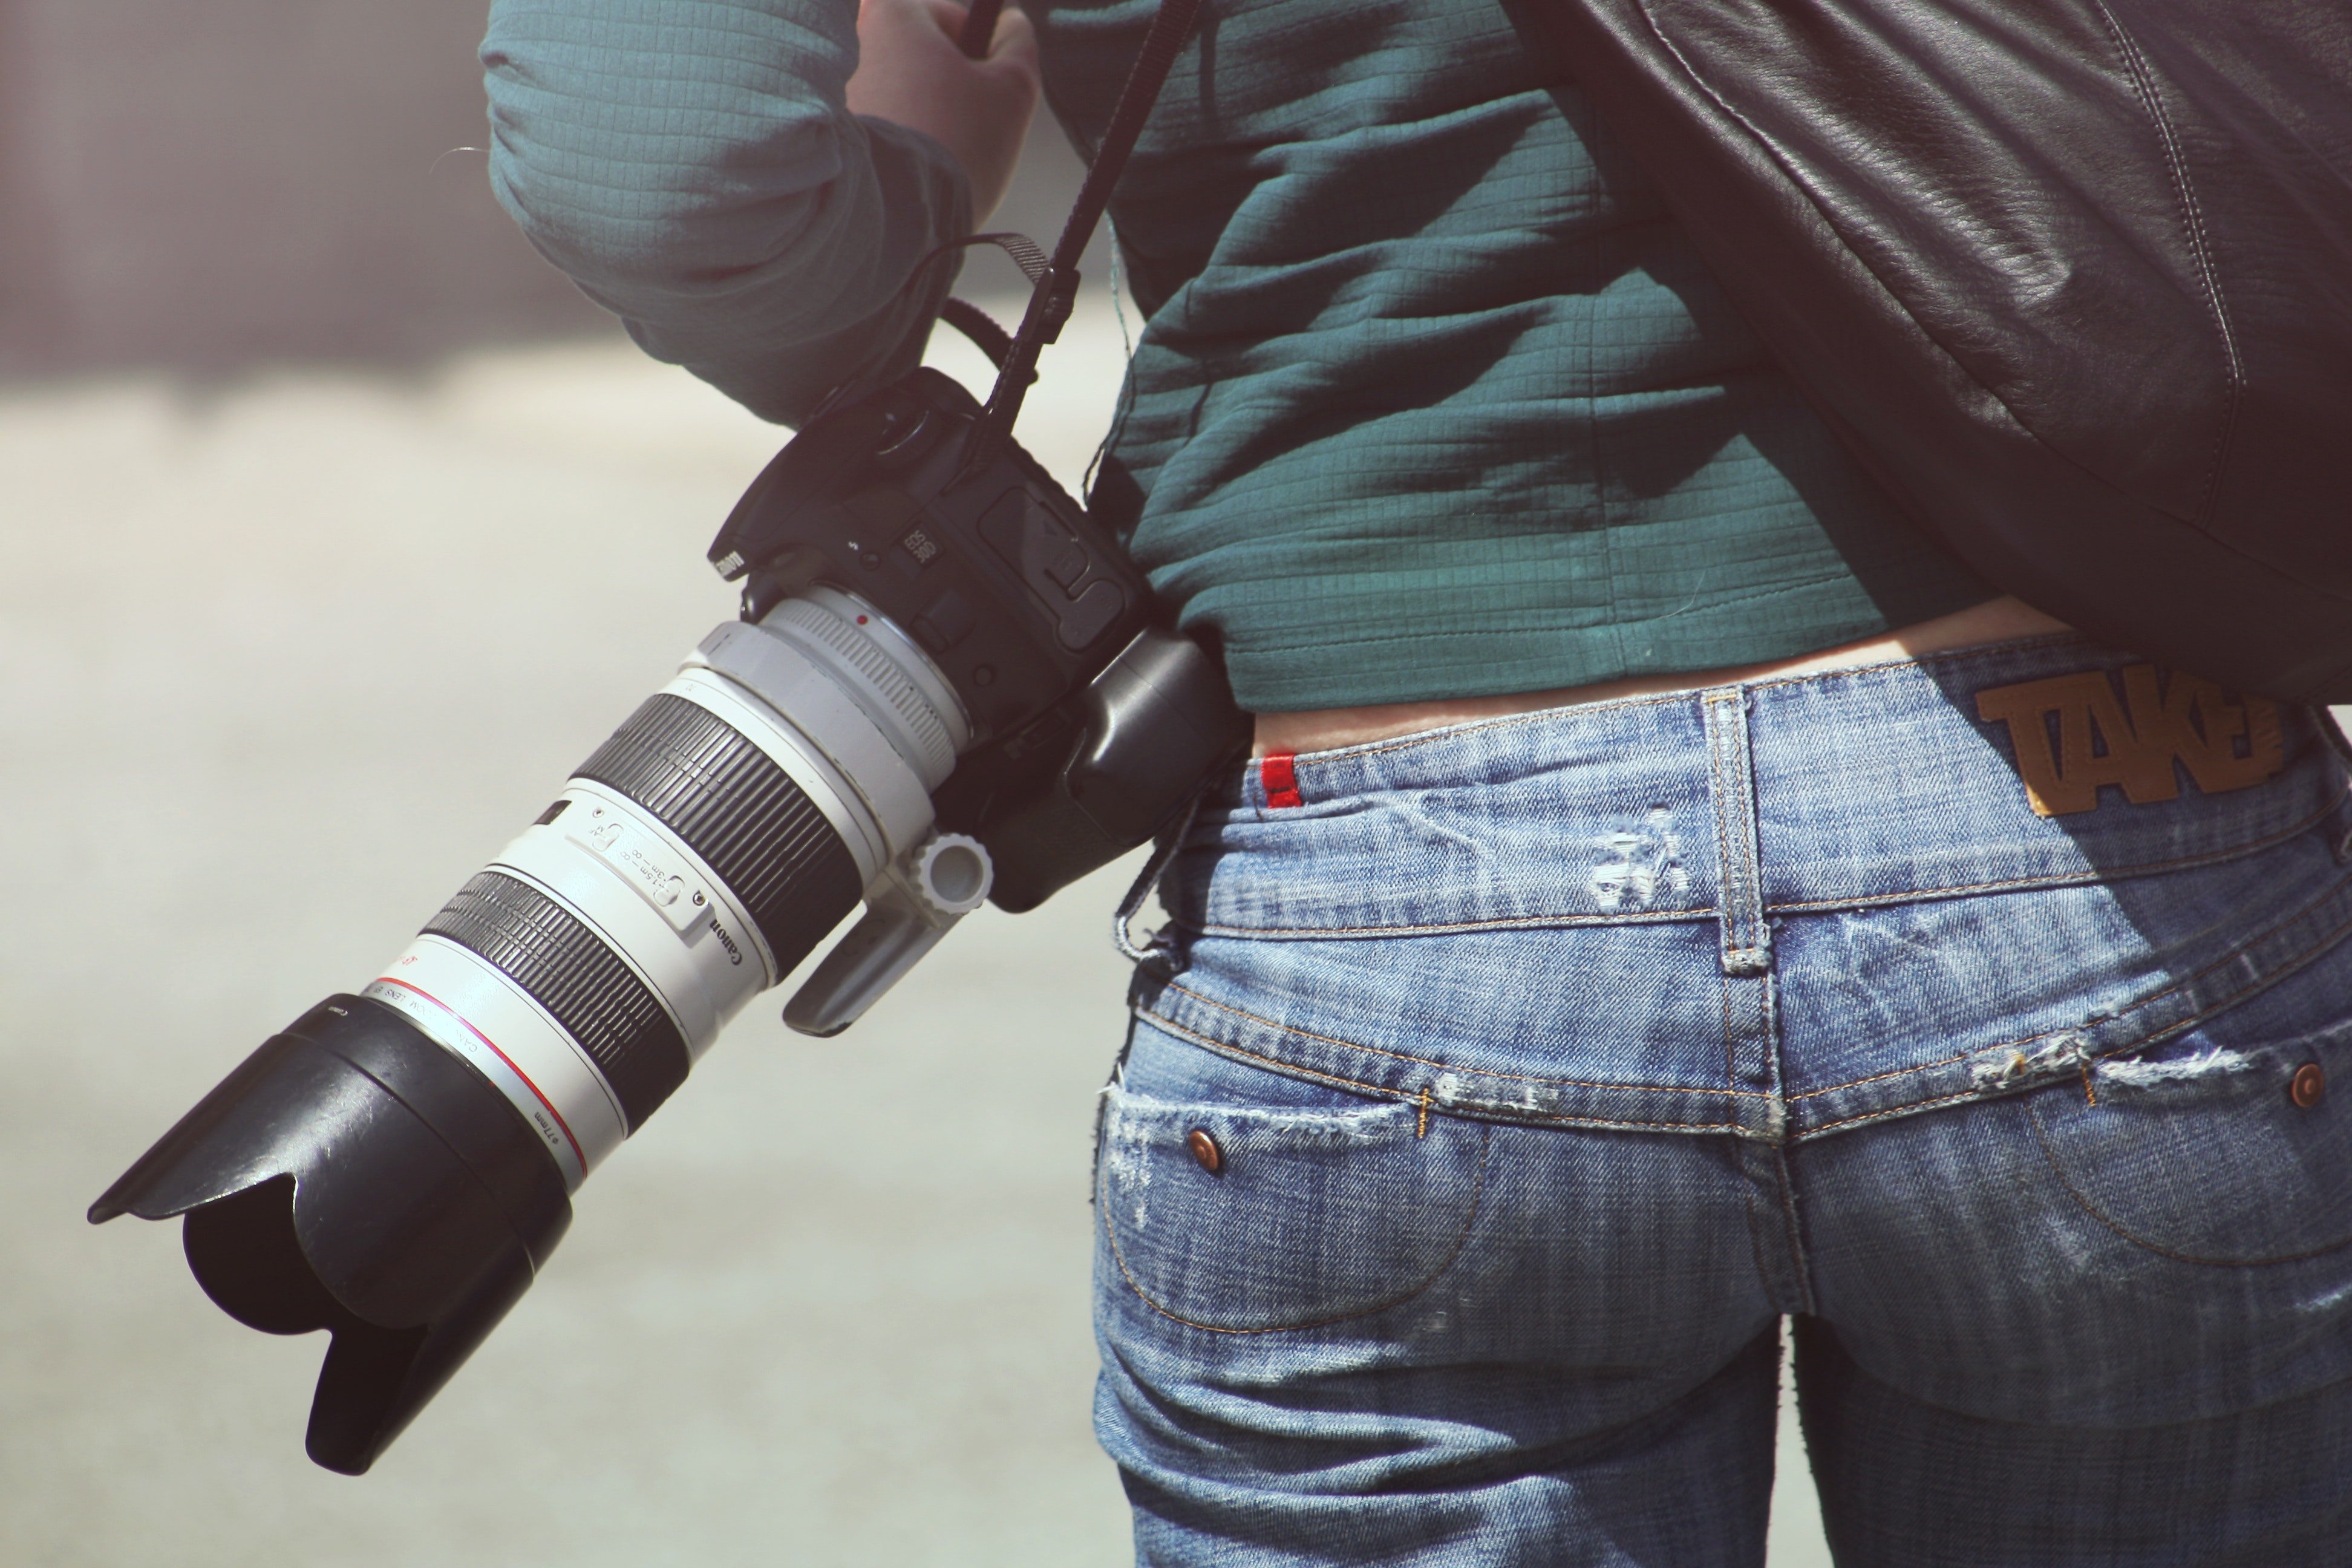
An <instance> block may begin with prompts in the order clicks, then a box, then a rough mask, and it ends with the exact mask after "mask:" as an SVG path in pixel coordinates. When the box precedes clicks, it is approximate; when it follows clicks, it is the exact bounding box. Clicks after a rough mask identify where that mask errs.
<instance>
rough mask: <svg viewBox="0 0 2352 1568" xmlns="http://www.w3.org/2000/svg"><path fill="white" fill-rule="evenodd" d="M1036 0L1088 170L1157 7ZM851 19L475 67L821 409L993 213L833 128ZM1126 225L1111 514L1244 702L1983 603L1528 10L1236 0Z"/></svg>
mask: <svg viewBox="0 0 2352 1568" xmlns="http://www.w3.org/2000/svg"><path fill="white" fill-rule="evenodd" d="M1027 9H1028V10H1029V12H1030V14H1031V16H1033V17H1034V19H1035V20H1036V21H1037V23H1038V30H1039V34H1040V38H1041V42H1042V45H1043V48H1044V55H1045V85H1046V97H1047V101H1048V103H1049V105H1050V106H1051V108H1052V110H1053V111H1054V112H1055V114H1056V115H1057V116H1058V117H1059V118H1060V119H1061V121H1062V123H1063V125H1064V126H1065V128H1066V129H1067V130H1068V132H1070V134H1071V136H1072V138H1073V139H1074V140H1075V141H1076V142H1077V143H1078V145H1079V146H1080V147H1081V148H1087V147H1089V146H1091V144H1092V139H1093V137H1094V136H1095V135H1096V134H1097V133H1098V132H1099V131H1100V130H1101V128H1102V127H1103V125H1104V124H1105V123H1106V122H1107V121H1108V118H1109V112H1110V107H1111V104H1112V101H1113V100H1114V99H1115V98H1116V96H1117V93H1118V85H1119V82H1120V80H1121V79H1122V78H1123V77H1124V75H1125V73H1126V69H1127V65H1128V62H1129V60H1130V59H1131V58H1132V57H1133V54H1134V51H1135V49H1136V47H1137V46H1138V44H1139V42H1140V39H1141V37H1142V30H1143V28H1144V26H1145V25H1146V24H1147V23H1148V21H1149V19H1150V15H1151V5H1150V0H1117V3H1113V4H1101V3H1097V0H1033V3H1032V4H1030V5H1028V7H1027ZM855 14H856V5H855V0H495V4H494V5H492V7H491V14H490V31H489V37H488V41H487V42H486V43H485V45H484V48H483V59H484V63H485V66H486V68H487V69H488V85H489V92H490V106H491V121H492V128H493V132H494V135H495V142H494V147H493V152H492V163H491V168H492V174H493V178H494V180H495V181H496V184H497V188H498V190H499V195H500V197H501V199H502V200H504V201H505V202H506V204H507V205H508V206H509V210H511V211H512V212H513V213H514V214H515V216H517V218H518V219H519V220H520V222H521V223H522V225H523V227H524V229H525V231H526V232H527V233H528V234H529V235H530V237H531V239H532V240H533V242H534V243H535V244H537V245H538V246H539V247H540V248H541V251H542V252H543V253H544V254H545V255H547V256H548V257H549V258H551V260H553V261H554V262H555V263H556V264H557V265H558V266H560V267H562V268H564V269H565V270H566V271H567V272H569V273H571V275H572V277H573V278H575V279H578V280H579V281H580V283H581V285H582V286H583V288H584V289H587V290H588V292H589V293H590V294H591V295H592V296H593V298H595V299H597V300H600V301H602V302H604V304H606V305H607V306H608V307H610V308H611V309H613V310H615V311H617V312H619V313H620V314H621V316H622V317H623V318H624V319H625V321H627V322H628V324H629V328H630V331H632V332H633V333H634V334H635V337H636V339H637V341H638V342H641V343H643V344H644V345H645V346H646V348H647V349H648V350H649V351H650V352H652V353H655V354H656V355H659V356H661V357H663V358H665V359H668V360H672V361H675V362H677V363H682V364H685V365H687V366H688V368H690V369H691V370H693V371H694V372H695V374H698V375H701V376H703V377H705V378H706V379H708V380H709V381H711V382H712V383H714V384H717V385H719V387H721V388H723V389H724V390H726V391H727V392H728V393H730V395H733V396H735V397H737V398H739V399H740V400H741V401H742V402H744V403H745V404H746V405H749V406H751V408H753V409H754V410H756V411H758V412H760V413H761V414H763V415H766V416H769V417H772V418H776V419H781V420H784V421H786V422H791V421H793V420H795V419H796V418H798V417H799V416H802V415H803V414H804V413H805V412H806V410H807V409H808V407H809V406H810V405H811V404H812V402H813V401H814V398H815V397H817V396H818V395H821V394H822V393H823V392H824V390H825V389H826V388H828V387H830V386H831V385H833V384H835V383H836V382H838V381H840V380H842V379H844V378H845V377H846V376H848V375H850V374H854V373H861V372H862V373H864V374H867V375H869V376H874V377H880V376H883V375H887V374H894V373H895V372H896V371H898V369H901V368H903V367H904V366H905V365H907V364H908V363H911V362H912V360H913V358H914V356H915V355H917V354H918V353H919V352H920V347H921V342H922V340H923V338H924V336H925V334H926V332H927V331H928V330H929V324H930V316H931V314H932V312H933V311H935V310H936V308H937V304H938V300H939V297H940V291H941V289H943V287H944V284H945V279H944V278H942V279H940V281H939V282H938V283H937V284H935V285H934V286H932V287H931V288H929V289H912V290H907V291H904V292H902V291H900V289H899V284H900V282H901V280H902V279H904V278H905V277H906V275H907V273H908V268H910V266H911V265H912V264H913V262H914V261H915V259H916V258H918V257H919V256H921V255H922V254H923V253H925V252H926V251H927V250H929V248H930V247H932V246H934V245H937V244H938V243H940V241H941V240H943V239H946V238H950V237H956V236H959V235H961V234H962V233H964V232H965V231H966V230H967V229H968V228H969V226H970V211H969V205H970V203H969V195H968V194H967V192H966V189H965V186H964V184H963V181H962V179H961V174H959V172H958V171H957V170H956V169H955V167H954V165H953V163H952V162H951V161H950V159H949V158H948V157H947V155H946V154H945V153H943V152H942V151H941V150H940V148H939V147H938V146H936V145H935V144H934V143H932V142H929V140H928V139H926V138H924V137H921V136H919V135H917V134H915V133H913V132H906V131H903V130H900V129H899V128H898V127H895V126H889V125H886V124H883V123H880V122H878V121H860V120H858V119H856V117H853V116H851V115H849V114H848V113H846V111H845V110H844V109H843V107H842V83H843V81H844V80H845V79H846V77H847V74H848V72H849V70H850V69H851V68H852V67H853V66H854V64H855V61H856V39H855V35H854V30H853V23H854V18H855ZM1111 210H1112V217H1113V219H1114V221H1115V223H1116V225H1117V231H1118V242H1119V246H1120V249H1121V254H1122V258H1123V259H1124V260H1125V261H1126V263H1127V265H1128V268H1129V276H1130V279H1131V281H1132V284H1133V287H1134V291H1135V294H1136V297H1137V299H1138V300H1139V303H1140V304H1141V306H1142V307H1143V309H1144V310H1146V311H1147V312H1148V313H1149V321H1148V324H1147V325H1146V326H1145V328H1144V331H1143V332H1142V334H1141V337H1140V339H1139V342H1138V344H1137V348H1136V353H1135V359H1134V363H1132V365H1131V366H1130V367H1129V378H1128V387H1127V395H1126V400H1125V410H1124V413H1123V415H1122V417H1121V419H1120V422H1119V426H1118V433H1117V437H1116V440H1115V442H1114V445H1113V447H1112V451H1111V454H1110V457H1109V458H1108V461H1107V462H1106V463H1105V465H1104V468H1103V474H1102V478H1101V479H1100V480H1099V481H1098V482H1097V487H1096V492H1095V495H1094V497H1093V498H1092V499H1093V500H1094V502H1095V504H1096V506H1097V509H1098V510H1100V511H1101V512H1102V513H1103V514H1105V515H1106V516H1108V517H1109V518H1110V519H1111V520H1112V521H1115V522H1116V523H1117V524H1118V525H1119V526H1120V527H1121V528H1122V529H1124V530H1125V531H1126V533H1127V537H1128V539H1129V544H1130V547H1131V549H1132V550H1133V552H1134V553H1135V555H1136V557H1137V559H1138V560H1139V562H1141V563H1142V564H1143V565H1144V566H1145V568H1146V569H1147V570H1149V571H1150V574H1151V577H1152V581H1153V582H1154V584H1157V585H1158V587H1159V589H1160V592H1161V593H1162V594H1163V595H1166V596H1167V597H1168V599H1169V600H1170V601H1171V603H1172V604H1173V605H1175V606H1176V608H1177V610H1178V613H1179V616H1180V617H1181V621H1182V623H1183V624H1184V625H1185V626H1187V627H1189V628H1191V629H1192V630H1194V631H1196V632H1199V633H1202V635H1204V636H1206V637H1211V638H1213V639H1214V641H1215V642H1216V643H1218V644H1219V645H1220V646H1221V647H1222V648H1223V654H1224V658H1225V661H1226V667H1227V669H1228V671H1229V672H1230V673H1231V675H1232V678H1233V682H1234V691H1235V694H1236V696H1238V697H1239V699H1240V700H1241V701H1242V703H1243V705H1244V706H1245V707H1247V708H1250V709H1252V710H1256V711H1261V712H1265V711H1276V710H1297V709H1312V708H1331V707H1343V706H1354V705H1358V704H1365V703H1378V702H1398V701H1406V700H1418V699H1424V698H1433V697H1445V696H1469V695H1483V694H1486V693H1494V692H1514V691H1532V690H1539V689H1547V688H1554V687H1563V686H1573V685H1581V684H1584V683H1587V682H1591V681H1599V680H1608V679H1615V678H1618V677H1622V676H1626V675H1633V674H1640V673H1650V672H1661V671H1675V670H1685V669H1703V668H1717V667H1721V666H1726V665H1735V664H1742V663H1748V662H1753V661H1758V660H1762V659H1769V658H1780V657H1783V656H1786V655H1790V654H1795V653H1800V652H1803V651H1806V650H1808V649H1811V648H1816V647H1825V646H1828V645H1831V644H1833V643H1838V642H1842V641H1846V640H1849V639H1852V638H1854V637H1864V636H1867V635H1869V634H1871V633H1873V632H1876V631H1880V630H1883V629H1885V628H1886V627H1888V626H1896V625H1901V624H1904V623H1906V622H1908V621H1914V620H1918V619H1922V618H1925V617H1927V616H1935V615H1940V614H1944V613H1946V612H1948V611H1951V610H1955V609H1958V608H1960V607H1962V606H1964V605H1969V604H1972V603H1975V602H1976V601H1978V600H1980V599H1983V598H1986V597H1988V596H1990V593H1991V592H1992V591H1991V590H1990V589H1989V588H1988V587H1986V586H1985V585H1984V584H1982V583H1981V582H1979V580H1977V579H1976V578H1974V577H1972V576H1971V575H1969V574H1968V573H1967V572H1966V571H1965V570H1964V569H1962V568H1961V567H1960V566H1958V564H1956V563H1953V562H1952V561H1951V560H1950V559H1949V558H1948V557H1947V556H1944V555H1943V554H1941V553H1939V552H1937V551H1936V550H1934V549H1933V548H1932V547H1931V546H1930V545H1929V544H1928V543H1927V542H1926V541H1925V540H1924V539H1922V538H1921V537H1920V536H1919V534H1917V533H1916V531H1914V530H1913V529H1912V528H1911V527H1910V526H1909V525H1908V524H1907V523H1906V522H1905V521H1903V519H1902V518H1901V517H1899V516H1898V515H1897V514H1896V513H1895V510H1893V508H1892V507H1891V506H1890V504H1889V503H1888V502H1887V500H1885V497H1884V496H1883V495H1882V494H1881V493H1880V491H1879V490H1878V489H1876V487H1875V486H1874V485H1873V484H1872V483H1871V482H1870V481H1869V480H1868V479H1866V478H1865V477H1864V475H1863V474H1862V473H1861V472H1860V470H1859V469H1858V468H1856V467H1855V466H1854V464H1853V461H1852V460H1851V459H1850V458H1847V457H1846V456H1845V454H1844V453H1843V450H1842V449H1841V448H1840V447H1838V446H1837V444H1836V443H1835V441H1834V440H1833V439H1832V437H1830V436H1829V434H1828V433H1827V431H1826V430H1825V429H1824V428H1823V426H1822V424H1821V422H1820V421H1819V420H1818V419H1817V418H1816V417H1815V416H1813V415H1812V414H1811V411H1810V410H1809V409H1808V408H1807V406H1806V405H1804V403H1803V402H1802V401H1801V398H1800V397H1799V396H1798V395H1797V394H1796V392H1795V390H1794V389H1793V388H1792V387H1791V385H1790V384H1789V382H1788V381H1787V379H1786V378H1785V377H1783V376H1782V375H1781V374H1780V373H1779V372H1778V371H1777V370H1775V369H1774V368H1773V366H1772V365H1771V363H1769V361H1768V360H1767V359H1766V357H1765V356H1764V354H1763V352H1762V351H1761V349H1760V348H1759V346H1758V344H1757V343H1756V342H1755V340H1754V339H1753V337H1752V336H1751V335H1750V334H1749V333H1748V331H1747V330H1746V328H1745V327H1744V325H1743V324H1742V323H1741V321H1739V319H1738V316H1737V315H1736V314H1735V313H1734V312H1733V310H1731V308H1730V306H1729V305H1728V304H1727V302H1726V300H1724V298H1723V296H1722V294H1721V292H1720V290H1719V289H1717V286H1716V284H1715V281H1714V279H1712V277H1711V276H1710V275H1709V274H1708V272H1707V271H1706V268H1705V267H1704V266H1703V265H1702V264H1701V263H1700V262H1699V260H1698V258H1697V257H1696V254H1695V253H1694V251H1693V250H1692V248H1691V246H1690V243H1689V241H1688V239H1687V238H1686V237H1685V235H1684V233H1683V232H1682V230H1681V229H1680V227H1679V226H1677V225H1676V224H1675V222H1674V221H1673V220H1672V219H1671V218H1669V217H1668V216H1666V213H1665V211H1664V207H1663V205H1661V203H1660V201H1659V199H1658V196H1657V195H1656V193H1655V191H1654V188H1653V187H1652V186H1651V185H1650V184H1649V183H1648V182H1647V181H1646V180H1645V179H1644V178H1643V176H1642V175H1641V174H1639V173H1638V172H1637V171H1636V170H1635V169H1634V167H1633V164H1632V163H1631V162H1630V161H1629V159H1628V157H1627V155H1626V152H1625V149H1624V148H1623V147H1622V146H1621V145H1619V144H1618V143H1616V142H1613V141H1612V139H1611V137H1610V135H1609V133H1608V132H1607V130H1606V128H1605V127H1603V126H1601V124H1600V123H1599V122H1598V121H1596V120H1595V119H1594V117H1593V115H1592V113H1591V110H1590V109H1589V107H1588V106H1587V104H1586V102H1585V100H1583V98H1582V97H1581V96H1580V94H1579V93H1578V92H1577V91H1576V90H1575V89H1574V87H1573V86H1572V84H1570V82H1569V80H1568V79H1567V77H1566V74H1565V72H1564V71H1563V70H1562V69H1561V68H1560V67H1559V65H1558V64H1557V63H1556V62H1550V61H1547V60H1545V59H1543V58H1538V56H1537V55H1536V54H1533V53H1531V52H1530V50H1529V48H1528V46H1527V45H1526V44H1525V43H1524V42H1523V41H1522V39H1521V38H1520V37H1519V35H1518V34H1517V32H1516V31H1515V30H1514V28H1513V26H1512V25H1511V22H1510V19H1509V17H1508V16H1507V14H1506V12H1505V10H1504V8H1503V6H1502V5H1500V4H1499V3H1498V0H1208V4H1207V5H1205V6H1204V7H1203V20H1202V26H1201V28H1200V31H1199V33H1198V35H1197V36H1196V37H1195V38H1194V39H1193V41H1192V44H1191V45H1190V46H1189V47H1188V49H1187V52H1186V54H1185V56H1184V57H1183V58H1181V59H1180V60H1179V61H1178V63H1177V66H1176V68H1175V69H1174V71H1173V72H1172V73H1171V77H1170V79H1169V84H1168V87H1167V89H1166V91H1165V92H1164V93H1163V95H1162V97H1161V100H1160V105H1159V108H1158V110H1156V111H1155V113H1154V115H1153V118H1152V121H1151V123H1150V127H1149V128H1148V130H1147V131H1146V132H1145V135H1144V139H1143V141H1142V142H1141V144H1140V146H1139V148H1138V151H1137V153H1136V156H1135V159H1134V161H1133V162H1132V163H1131V164H1130V165H1129V172H1128V174H1127V176H1126V178H1125V179H1124V181H1123V182H1122V184H1121V185H1120V187H1119V190H1118V195H1117V196H1116V198H1115V199H1114V201H1113V203H1112V209H1111ZM1045 238H1049V239H1050V236H1047V237H1045ZM938 270H940V271H941V272H944V270H945V269H944V268H940V269H938Z"/></svg>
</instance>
